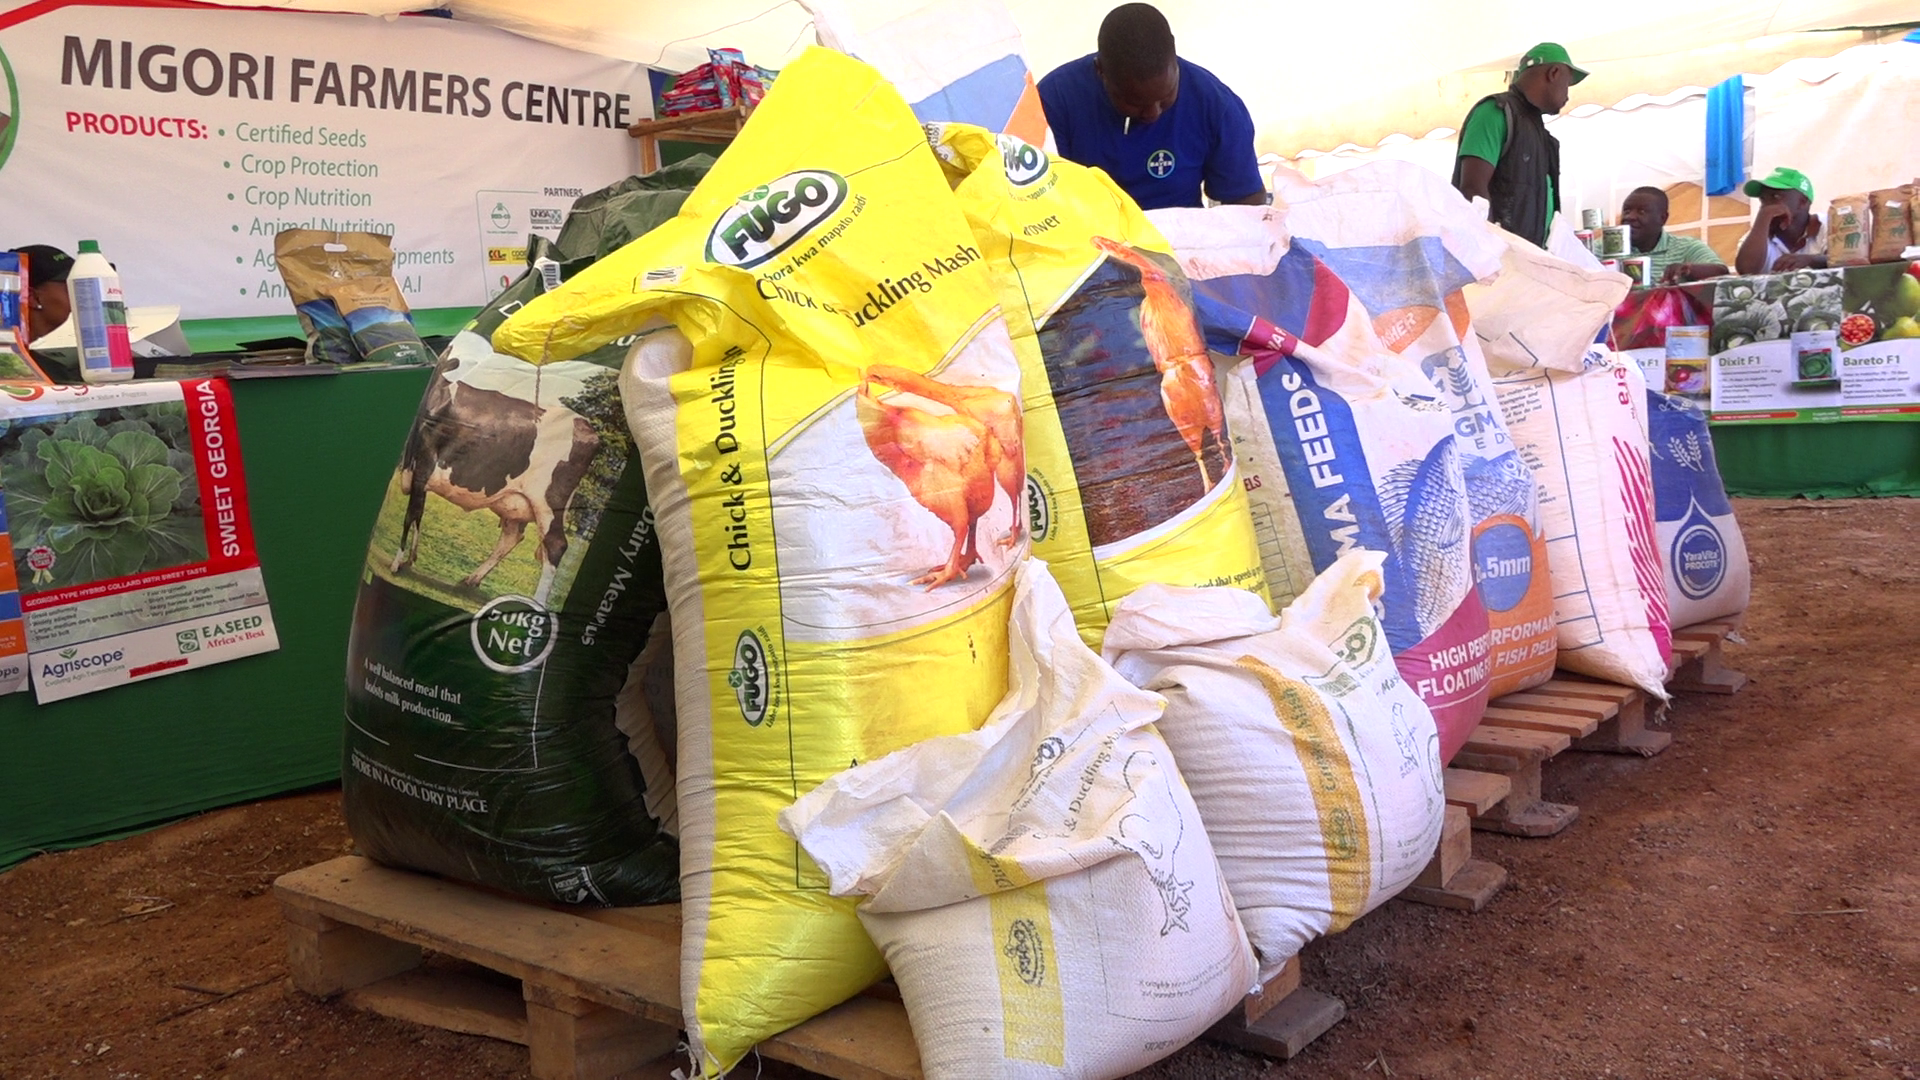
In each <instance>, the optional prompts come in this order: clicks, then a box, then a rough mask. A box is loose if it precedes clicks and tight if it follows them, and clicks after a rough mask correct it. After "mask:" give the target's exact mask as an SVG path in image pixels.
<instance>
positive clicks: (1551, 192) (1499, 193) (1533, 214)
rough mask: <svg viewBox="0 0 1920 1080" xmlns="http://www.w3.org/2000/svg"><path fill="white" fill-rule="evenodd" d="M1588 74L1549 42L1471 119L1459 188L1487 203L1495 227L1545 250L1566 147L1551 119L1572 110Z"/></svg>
mask: <svg viewBox="0 0 1920 1080" xmlns="http://www.w3.org/2000/svg"><path fill="white" fill-rule="evenodd" d="M1586 77H1587V73H1586V72H1585V71H1582V70H1581V69H1579V68H1577V67H1574V66H1573V61H1572V60H1571V59H1569V58H1568V57H1567V50H1566V49H1563V48H1561V47H1560V46H1558V45H1555V44H1553V43H1552V42H1542V43H1541V44H1539V45H1535V46H1534V47H1533V48H1531V49H1528V50H1527V54H1526V55H1525V56H1523V57H1521V58H1520V67H1519V69H1518V70H1517V71H1515V72H1514V76H1513V84H1512V85H1511V86H1509V87H1508V88H1507V89H1506V90H1505V91H1503V92H1501V93H1498V94H1490V95H1488V96H1487V97H1484V98H1482V99H1481V100H1480V102H1479V103H1478V104H1476V105H1474V107H1473V109H1472V111H1471V112H1469V113H1467V121H1466V123H1465V124H1463V125H1461V128H1460V150H1459V153H1458V154H1457V155H1456V156H1455V157H1454V159H1453V186H1454V187H1456V188H1459V189H1460V193H1461V194H1462V195H1465V196H1466V197H1467V198H1469V199H1471V198H1474V197H1475V196H1479V197H1481V198H1484V199H1486V200H1487V205H1488V213H1487V218H1488V220H1490V221H1492V222H1493V223H1494V224H1496V225H1499V226H1501V227H1502V228H1504V229H1506V230H1507V231H1508V232H1511V233H1514V234H1516V235H1518V236H1523V237H1525V238H1526V239H1528V240H1531V241H1533V242H1534V243H1536V244H1539V245H1541V246H1542V247H1544V246H1546V243H1547V228H1548V226H1550V225H1552V224H1553V215H1554V212H1555V211H1556V210H1558V209H1559V208H1560V140H1558V139H1556V138H1554V137H1553V136H1552V135H1550V134H1548V133H1547V123H1546V117H1548V116H1550V115H1554V114H1557V113H1558V112H1559V111H1560V110H1561V109H1564V108H1566V105H1567V94H1568V91H1569V90H1570V89H1571V88H1572V87H1573V84H1574V83H1577V82H1579V81H1580V80H1581V79H1584V78H1586Z"/></svg>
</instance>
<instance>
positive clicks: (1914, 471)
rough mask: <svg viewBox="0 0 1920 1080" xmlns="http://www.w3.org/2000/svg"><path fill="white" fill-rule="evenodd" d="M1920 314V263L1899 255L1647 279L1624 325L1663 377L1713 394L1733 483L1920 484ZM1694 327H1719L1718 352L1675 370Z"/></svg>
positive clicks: (1652, 374)
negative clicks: (1670, 367) (1677, 334)
mask: <svg viewBox="0 0 1920 1080" xmlns="http://www.w3.org/2000/svg"><path fill="white" fill-rule="evenodd" d="M1916 312H1920V273H1914V272H1912V271H1911V270H1910V268H1909V267H1908V265H1907V264H1905V263H1887V264H1879V265H1874V266H1864V267H1849V268H1846V269H1843V270H1832V271H1815V272H1801V273H1794V274H1772V275H1762V276H1756V277H1726V278H1717V279H1714V280H1713V281H1708V282H1701V283H1698V284H1693V285H1684V286H1672V287H1664V288H1653V289H1635V290H1633V292H1631V293H1630V294H1628V297H1627V299H1626V301H1625V302H1623V303H1622V304H1621V305H1620V309H1619V310H1618V311H1617V312H1616V313H1615V318H1614V324H1613V334H1614V342H1615V346H1616V347H1617V348H1619V349H1621V350H1623V351H1625V352H1627V353H1629V354H1631V355H1634V356H1635V357H1636V359H1639V360H1640V361H1641V363H1642V367H1643V369H1645V370H1646V371H1647V373H1648V376H1649V379H1648V382H1649V385H1651V386H1654V387H1656V388H1661V387H1662V384H1663V383H1664V384H1666V386H1665V388H1666V389H1670V390H1673V389H1693V390H1699V391H1702V392H1703V393H1702V395H1701V397H1700V400H1701V401H1702V403H1703V404H1709V403H1710V409H1711V419H1712V423H1713V427H1712V432H1713V443H1714V453H1715V455H1716V456H1717V457H1718V459H1719V464H1720V474H1721V477H1722V479H1723V480H1725V482H1726V486H1727V490H1728V492H1729V493H1731V494H1735V495H1752V496H1773V497H1792V496H1796V495H1804V496H1808V497H1816V498H1836V497H1846V496H1871V495H1920V425H1916V424H1915V422H1914V421H1916V420H1920V340H1916V338H1917V337H1920V325H1916V324H1915V323H1914V321H1913V315H1914V314H1915V313H1916ZM1680 325H1692V326H1706V327H1708V328H1709V332H1708V341H1709V344H1710V349H1709V353H1710V359H1703V360H1700V361H1696V363H1697V364H1698V365H1700V366H1698V367H1695V368H1693V371H1692V375H1691V376H1688V375H1681V376H1679V377H1674V378H1668V377H1664V376H1663V375H1662V370H1663V369H1662V365H1663V357H1664V355H1665V348H1664V345H1665V330H1666V328H1667V327H1669V326H1680ZM1796 338H1797V340H1796ZM1680 370H1682V371H1685V370H1686V369H1680Z"/></svg>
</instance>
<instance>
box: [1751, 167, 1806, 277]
mask: <svg viewBox="0 0 1920 1080" xmlns="http://www.w3.org/2000/svg"><path fill="white" fill-rule="evenodd" d="M1745 190H1746V193H1747V198H1749V199H1759V200H1760V209H1759V211H1758V212H1757V213H1755V214H1754V215H1753V228H1751V229H1748V230H1747V235H1746V238H1745V239H1743V240H1741V241H1740V250H1739V251H1738V252H1737V253H1736V254H1735V255H1734V257H1733V265H1734V269H1735V270H1737V271H1739V272H1740V273H1742V274H1771V273H1775V272H1777V271H1782V270H1807V269H1816V270H1818V269H1825V268H1826V265H1827V253H1826V251H1825V250H1824V249H1823V247H1822V246H1821V245H1820V244H1819V243H1817V241H1818V240H1819V239H1820V219H1819V218H1817V217H1814V216H1813V181H1811V180H1809V179H1807V174H1806V173H1803V172H1801V171H1800V170H1798V169H1775V170H1773V172H1771V173H1769V174H1768V175H1767V177H1766V178H1765V179H1764V180H1749V181H1747V186H1746V188H1745Z"/></svg>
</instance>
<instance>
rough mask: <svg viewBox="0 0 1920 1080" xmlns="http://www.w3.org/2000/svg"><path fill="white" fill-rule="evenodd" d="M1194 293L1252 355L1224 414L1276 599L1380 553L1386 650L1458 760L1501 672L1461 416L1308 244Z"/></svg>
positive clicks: (1215, 323) (1214, 334)
mask: <svg viewBox="0 0 1920 1080" xmlns="http://www.w3.org/2000/svg"><path fill="white" fill-rule="evenodd" d="M1195 288H1196V290H1198V291H1199V292H1200V294H1201V299H1200V301H1199V302H1198V304H1197V307H1198V309H1199V311H1200V312H1201V319H1202V325H1203V327H1204V329H1205V332H1206V334H1207V336H1208V340H1209V341H1211V342H1214V343H1215V347H1216V348H1221V349H1228V348H1237V349H1240V350H1242V351H1245V352H1247V353H1248V354H1249V355H1250V357H1251V360H1250V362H1249V363H1248V364H1246V365H1245V366H1243V367H1242V368H1240V369H1237V370H1236V371H1235V372H1234V374H1233V376H1232V378H1231V380H1230V381H1229V384H1228V387H1227V390H1228V398H1227V404H1228V414H1229V416H1231V417H1232V419H1233V421H1234V422H1235V423H1236V424H1238V425H1240V429H1241V436H1240V437H1239V438H1238V439H1236V441H1235V449H1236V452H1237V453H1238V455H1239V456H1240V458H1241V471H1242V473H1243V475H1245V477H1246V479H1247V486H1248V488H1249V489H1250V491H1251V494H1252V498H1253V500H1254V503H1255V506H1256V512H1255V518H1256V520H1258V521H1259V522H1260V523H1261V525H1262V533H1261V536H1262V547H1261V552H1262V556H1263V558H1265V560H1266V566H1267V577H1268V579H1269V580H1270V581H1274V582H1277V583H1280V584H1278V585H1277V586H1276V589H1275V592H1276V594H1279V595H1284V596H1285V597H1286V598H1287V599H1289V600H1291V599H1292V598H1293V597H1295V596H1297V595H1299V594H1301V593H1302V592H1304V591H1305V589H1306V588H1307V586H1308V585H1309V584H1310V583H1311V582H1312V581H1313V579H1314V577H1315V575H1317V574H1319V573H1324V572H1325V571H1326V569H1327V568H1329V567H1331V566H1332V565H1333V564H1334V563H1335V562H1336V561H1337V560H1339V559H1340V557H1341V556H1343V555H1346V554H1347V553H1349V552H1351V551H1353V550H1356V549H1366V550H1371V551H1379V552H1384V553H1385V554H1386V555H1387V560H1386V563H1385V565H1384V567H1383V568H1382V574H1383V576H1384V578H1385V581H1386V590H1385V594H1384V597H1383V603H1384V608H1385V611H1384V615H1383V617H1382V620H1381V621H1382V623H1383V624H1384V625H1385V628H1386V631H1387V640H1388V644H1389V645H1390V647H1391V648H1392V650H1393V655H1394V660H1395V663H1396V664H1397V665H1398V666H1399V669H1400V672H1401V674H1402V675H1403V676H1404V677H1405V678H1406V681H1407V683H1408V684H1409V685H1411V686H1412V687H1413V688H1414V691H1415V692H1416V693H1418V694H1419V695H1420V698H1421V700H1423V701H1425V702H1426V703H1427V705H1428V707H1429V708H1431V709H1432V711H1433V715H1434V721H1435V723H1436V725H1437V726H1438V728H1439V732H1440V746H1441V753H1442V758H1443V760H1450V759H1451V758H1452V757H1453V755H1454V753H1455V752H1457V751H1458V750H1459V749H1460V747H1461V746H1463V745H1464V744H1465V743H1466V739H1467V736H1468V734H1469V733H1470V732H1472V730H1473V728H1474V727H1475V725H1477V724H1478V723H1479V722H1480V717H1481V715H1482V713H1484V712H1485V710H1486V703H1487V696H1488V693H1487V691H1488V679H1489V676H1490V673H1491V669H1492V656H1491V651H1492V645H1491V637H1490V633H1489V627H1488V616H1487V605H1486V603H1485V601H1483V600H1482V598H1481V594H1480V591H1479V590H1478V589H1477V588H1476V586H1475V573H1474V544H1473V540H1474V536H1473V525H1474V517H1473V507H1472V502H1471V499H1470V497H1469V493H1468V492H1469V488H1468V482H1467V477H1466V473H1465V460H1466V455H1465V454H1464V453H1463V452H1462V450H1461V448H1460V444H1459V440H1458V439H1457V438H1456V437H1455V430H1456V423H1457V419H1456V416H1455V409H1454V406H1453V404H1452V403H1451V402H1450V401H1449V400H1447V399H1445V398H1443V397H1442V396H1441V394H1440V392H1439V391H1438V390H1436V388H1435V387H1434V385H1433V384H1432V382H1430V381H1429V380H1428V379H1427V377H1426V376H1425V374H1424V373H1422V372H1420V371H1419V370H1418V369H1417V368H1415V367H1413V366H1412V365H1409V364H1408V363H1406V362H1405V361H1404V360H1403V359H1401V358H1400V357H1397V356H1395V355H1393V354H1392V353H1390V352H1388V351H1387V350H1386V349H1385V348H1384V347H1381V346H1380V345H1379V344H1378V339H1377V338H1375V337H1374V336H1373V333H1372V330H1371V329H1370V327H1369V326H1368V325H1367V323H1368V320H1367V317H1366V315H1365V312H1364V310H1363V309H1362V308H1361V306H1360V304H1359V303H1358V301H1357V300H1355V299H1354V297H1353V294H1352V293H1351V291H1350V290H1349V289H1348V288H1347V287H1346V284H1345V282H1343V281H1342V280H1341V278H1340V277H1339V275H1337V274H1334V273H1333V272H1332V271H1331V270H1329V269H1328V268H1327V267H1326V264H1325V263H1323V262H1322V261H1321V260H1320V259H1318V258H1316V257H1315V256H1313V255H1311V254H1309V253H1308V252H1307V251H1306V250H1305V249H1303V248H1301V247H1300V246H1299V245H1294V246H1293V247H1291V248H1290V249H1289V250H1288V251H1287V252H1286V253H1285V255H1284V256H1282V257H1281V258H1279V259H1278V260H1277V261H1276V263H1275V265H1274V266H1273V268H1272V269H1271V270H1270V271H1269V272H1267V273H1266V274H1263V275H1235V276H1225V277H1220V278H1214V279H1210V280H1206V281H1199V282H1196V283H1195ZM1241 302H1245V303H1253V304H1256V305H1259V306H1260V308H1261V310H1262V311H1263V312H1264V313H1265V314H1262V315H1255V314H1252V313H1249V312H1248V311H1247V310H1245V309H1242V308H1239V307H1237V306H1235V305H1236V304H1238V303H1241ZM1296 328H1297V329H1296ZM1316 342H1318V343H1319V344H1316ZM1368 342H1372V343H1373V345H1372V348H1371V349H1369V348H1367V347H1365V346H1366V343H1368ZM1332 349H1338V350H1339V351H1338V352H1337V353H1336V352H1332V351H1330V350H1332Z"/></svg>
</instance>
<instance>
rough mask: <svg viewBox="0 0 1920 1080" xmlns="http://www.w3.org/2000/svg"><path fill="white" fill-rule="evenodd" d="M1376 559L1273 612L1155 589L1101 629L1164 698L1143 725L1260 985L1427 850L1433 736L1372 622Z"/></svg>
mask: <svg viewBox="0 0 1920 1080" xmlns="http://www.w3.org/2000/svg"><path fill="white" fill-rule="evenodd" d="M1383 559H1384V556H1382V555H1381V554H1380V553H1378V552H1371V551H1356V552H1353V553H1352V554H1349V555H1346V556H1343V557H1342V558H1341V559H1340V560H1339V561H1338V562H1336V563H1334V564H1333V566H1331V567H1330V568H1328V570H1327V571H1326V573H1324V574H1321V575H1320V576H1319V577H1318V578H1316V579H1315V580H1314V582H1313V583H1312V584H1311V585H1310V586H1308V588H1307V590H1306V591H1305V592H1303V593H1301V594H1300V596H1299V597H1298V598H1297V599H1295V600H1294V602H1293V603H1292V604H1291V605H1289V606H1288V607H1287V609H1286V610H1285V612H1284V613H1283V614H1282V616H1281V617H1280V618H1278V619H1276V618H1274V617H1273V616H1272V615H1270V614H1268V613H1267V612H1266V611H1265V610H1264V609H1263V608H1262V607H1261V606H1260V604H1259V602H1258V600H1257V599H1255V598H1254V597H1252V596H1250V595H1248V594H1246V593H1244V592H1239V591H1237V590H1233V589H1178V588H1171V587H1168V586H1162V585H1155V586H1149V587H1147V588H1144V589H1141V590H1140V591H1139V592H1137V593H1134V594H1133V595H1132V596H1130V597H1128V598H1127V600H1126V601H1125V602H1124V603H1122V604H1121V605H1120V607H1119V609H1118V610H1117V611H1116V612H1115V614H1114V621H1113V624H1112V625H1111V626H1109V627H1108V628H1107V637H1106V648H1105V651H1106V655H1107V657H1108V658H1109V659H1110V660H1112V661H1113V663H1114V666H1115V667H1116V668H1117V669H1118V670H1119V671H1120V673H1121V674H1122V675H1125V676H1126V677H1127V678H1128V679H1129V680H1131V681H1132V682H1134V683H1135V684H1136V685H1138V686H1141V687H1144V688H1146V689H1149V690H1155V691H1158V692H1159V693H1160V694H1162V695H1164V696H1165V697H1166V699H1167V711H1166V715H1165V716H1163V717H1162V718H1161V720H1160V723H1159V724H1158V725H1156V726H1157V727H1158V728H1159V730H1160V733H1161V734H1162V735H1163V736H1165V737H1166V739H1167V743H1168V745H1170V746H1172V747H1173V748H1174V755H1175V758H1176V759H1177V760H1178V761H1179V762H1180V768H1181V771H1182V774H1183V775H1185V776H1186V777H1187V779H1188V782H1189V783H1190V784H1191V785H1192V789H1193V793H1194V801H1195V802H1196V803H1198V804H1199V806H1200V816H1201V819H1202V820H1203V821H1205V822H1206V826H1207V835H1208V837H1209V838H1210V839H1211V840H1212V841H1213V847H1214V851H1215V853H1216V854H1217V855H1218V856H1219V859H1220V869H1221V872H1222V873H1223V874H1225V875H1226V878H1227V887H1228V889H1229V890H1230V891H1231V892H1232V893H1233V897H1234V900H1235V902H1236V903H1237V904H1238V905H1239V909H1240V918H1241V921H1242V922H1243V923H1244V924H1245V925H1246V927H1247V936H1248V937H1249V938H1250V939H1251V940H1252V942H1253V947H1254V950H1255V952H1256V953H1257V954H1258V956H1259V957H1260V963H1261V968H1262V975H1263V976H1264V975H1267V974H1271V973H1272V972H1273V971H1275V970H1277V969H1278V968H1279V966H1280V965H1281V964H1282V963H1284V962H1285V961H1286V959H1287V958H1288V957H1290V956H1293V955H1295V954H1296V953H1298V952H1299V951H1300V948H1301V947H1302V946H1303V945H1305V944H1306V943H1307V942H1309V941H1311V940H1313V939H1314V938H1316V937H1320V936H1321V935H1324V934H1330V933H1337V932H1339V931H1341V930H1344V929H1346V928H1347V926H1348V925H1350V924H1351V923H1352V922H1353V921H1354V920H1355V919H1357V918H1359V917H1360V916H1362V915H1364V914H1366V913H1367V912H1369V911H1372V910H1373V909H1374V908H1376V907H1378V906H1380V905H1381V904H1383V903H1385V902H1386V901H1387V900H1388V899H1389V898H1391V897H1392V896H1394V895H1395V894H1396V893H1398V892H1399V891H1400V890H1401V889H1404V888H1405V887H1406V886H1407V885H1408V884H1410V883H1411V882H1412V881H1413V879H1414V878H1416V877H1418V876H1419V874H1420V871H1421V870H1422V869H1423V868H1424V867H1425V866H1426V865H1427V863H1428V862H1429V861H1430V860H1431V859H1432V857H1433V853H1434V849H1435V847H1436V846H1437V845H1438V843H1439V840H1440V829H1441V825H1442V824H1443V822H1444V820H1445V815H1446V795H1445V792H1444V791H1443V789H1442V782H1441V775H1442V772H1441V761H1440V740H1439V733H1438V732H1437V730H1436V729H1435V727H1434V723H1433V715H1432V713H1430V712H1428V710H1427V706H1426V705H1425V704H1424V703H1423V702H1421V700H1420V698H1419V696H1418V695H1417V694H1415V693H1414V692H1413V690H1412V688H1411V687H1409V686H1408V685H1407V684H1406V683H1405V682H1404V681H1403V680H1402V679H1401V678H1400V675H1399V672H1398V671H1396V670H1395V668H1394V665H1393V657H1392V655H1391V654H1390V653H1389V652H1388V650H1387V646H1386V638H1385V634H1384V632H1383V631H1382V629H1381V627H1380V622H1379V620H1378V619H1377V618H1376V617H1375V616H1374V613H1373V601H1374V599H1376V598H1377V597H1378V596H1379V594H1380V591H1381V588H1382V586H1383V581H1382V579H1381V576H1380V566H1381V563H1382V561H1383Z"/></svg>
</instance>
